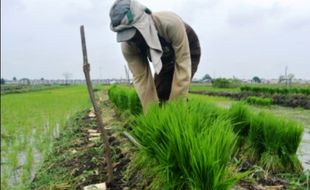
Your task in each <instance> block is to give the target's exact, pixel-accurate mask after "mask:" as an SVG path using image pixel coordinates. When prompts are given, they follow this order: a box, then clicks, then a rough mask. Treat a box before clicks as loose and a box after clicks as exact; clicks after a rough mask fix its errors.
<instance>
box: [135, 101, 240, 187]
mask: <svg viewBox="0 0 310 190" xmlns="http://www.w3.org/2000/svg"><path fill="white" fill-rule="evenodd" d="M203 104H204V102H201V101H195V100H190V101H189V102H184V101H176V102H170V103H167V104H165V105H163V106H162V107H161V108H160V107H158V106H153V107H151V108H150V109H149V111H148V113H147V114H146V115H145V116H143V115H141V116H139V117H137V119H136V121H135V122H134V130H133V135H134V136H135V138H136V139H137V141H138V142H139V143H140V144H141V146H142V148H141V149H140V150H139V151H138V152H137V157H138V158H141V159H140V161H141V160H145V162H142V163H140V165H141V167H142V168H144V171H145V172H146V173H148V176H152V177H153V182H152V187H153V188H154V189H156V188H157V189H215V190H216V189H221V190H223V189H229V188H230V187H231V186H232V185H233V184H234V183H235V182H236V181H237V177H232V176H233V175H231V171H230V170H229V169H228V164H229V161H230V159H231V156H232V154H233V152H234V151H235V144H236V135H235V134H234V133H233V130H232V127H231V124H230V120H228V119H227V118H226V115H225V114H223V113H222V114H221V113H220V112H221V111H219V109H215V107H214V106H210V107H209V108H205V107H208V106H202V105H203ZM207 110H209V112H207ZM210 112H211V113H210ZM206 113H207V114H206ZM150 163H151V164H150ZM146 166H147V167H146Z"/></svg>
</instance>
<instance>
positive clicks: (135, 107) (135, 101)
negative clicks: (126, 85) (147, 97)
mask: <svg viewBox="0 0 310 190" xmlns="http://www.w3.org/2000/svg"><path fill="white" fill-rule="evenodd" d="M128 98H129V105H128V106H129V109H130V112H131V113H132V114H133V115H137V114H140V113H142V105H141V102H140V99H139V97H138V94H137V93H136V91H135V90H130V91H129V95H128Z"/></svg>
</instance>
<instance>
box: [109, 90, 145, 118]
mask: <svg viewBox="0 0 310 190" xmlns="http://www.w3.org/2000/svg"><path fill="white" fill-rule="evenodd" d="M108 95H109V99H110V100H111V101H112V102H113V103H114V104H115V105H116V106H117V107H118V108H119V109H120V110H122V111H124V110H127V109H128V110H130V112H131V113H132V114H133V115H137V114H140V113H142V106H141V103H140V100H139V97H138V95H137V93H136V91H135V90H134V89H132V88H129V87H125V86H116V85H114V86H112V87H110V88H109V91H108Z"/></svg>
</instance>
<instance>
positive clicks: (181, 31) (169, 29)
mask: <svg viewBox="0 0 310 190" xmlns="http://www.w3.org/2000/svg"><path fill="white" fill-rule="evenodd" d="M152 17H153V20H154V23H155V26H156V29H157V31H158V35H159V36H161V37H162V38H164V39H165V40H166V41H167V42H168V43H171V46H172V48H173V50H174V54H175V69H174V74H173V79H172V85H171V93H170V98H169V99H176V98H177V97H180V96H181V97H182V96H183V97H185V96H187V94H188V89H189V85H190V80H191V58H190V48H189V42H188V37H187V33H186V28H185V25H184V22H183V20H182V19H181V18H180V17H179V16H178V15H176V14H174V13H172V12H157V13H153V14H152ZM121 46H122V52H123V55H124V57H125V59H126V61H127V62H128V66H129V69H130V71H131V72H132V74H133V78H134V86H135V89H136V91H137V93H138V96H139V98H140V100H141V103H142V106H143V109H144V111H145V112H146V110H147V107H148V106H149V105H150V104H151V103H156V102H158V97H157V93H156V87H155V83H154V79H153V76H152V73H151V70H150V67H149V63H148V59H147V57H146V56H145V55H144V54H143V53H142V52H141V51H140V49H139V48H138V47H136V46H135V45H134V44H133V43H131V42H123V43H122V44H121ZM163 64H164V63H163Z"/></svg>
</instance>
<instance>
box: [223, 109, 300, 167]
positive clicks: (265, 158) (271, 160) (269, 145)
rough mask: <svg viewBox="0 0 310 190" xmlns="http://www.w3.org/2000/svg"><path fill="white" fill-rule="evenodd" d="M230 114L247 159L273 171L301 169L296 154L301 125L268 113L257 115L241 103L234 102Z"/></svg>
mask: <svg viewBox="0 0 310 190" xmlns="http://www.w3.org/2000/svg"><path fill="white" fill-rule="evenodd" d="M228 115H229V117H230V118H231V121H232V125H233V128H234V131H235V132H236V133H237V134H239V135H238V136H239V145H240V147H241V148H242V151H243V153H244V154H245V155H246V157H247V159H248V160H250V161H252V162H254V163H256V164H258V165H260V166H262V167H263V168H265V169H266V170H268V171H270V172H273V173H279V172H289V173H290V172H294V173H295V172H296V173H297V172H300V171H302V166H301V163H300V162H299V160H298V158H297V155H296V152H297V149H298V147H299V144H300V142H301V138H302V134H303V129H304V127H303V125H302V124H300V123H297V122H295V121H292V120H288V119H286V118H279V117H275V116H273V115H272V114H271V113H269V112H260V113H258V114H255V113H253V112H251V110H250V109H249V108H248V107H247V106H246V105H244V104H242V103H238V104H235V105H233V106H232V107H231V108H230V109H229V110H228Z"/></svg>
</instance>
